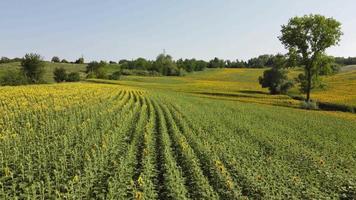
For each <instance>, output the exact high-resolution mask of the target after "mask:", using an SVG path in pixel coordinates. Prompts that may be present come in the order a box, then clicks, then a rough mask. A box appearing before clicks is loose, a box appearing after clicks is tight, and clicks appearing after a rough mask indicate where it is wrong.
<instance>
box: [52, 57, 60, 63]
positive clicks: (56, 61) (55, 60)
mask: <svg viewBox="0 0 356 200" xmlns="http://www.w3.org/2000/svg"><path fill="white" fill-rule="evenodd" d="M51 61H52V62H55V63H59V62H60V60H59V58H58V57H57V56H53V58H52V60H51Z"/></svg>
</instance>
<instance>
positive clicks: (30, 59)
mask: <svg viewBox="0 0 356 200" xmlns="http://www.w3.org/2000/svg"><path fill="white" fill-rule="evenodd" d="M44 66H45V63H44V62H43V60H42V58H41V56H40V55H39V54H34V53H30V54H26V55H25V57H24V58H23V60H22V62H21V67H22V71H23V73H24V75H25V76H26V78H27V79H28V82H29V83H43V82H44V81H43V75H44V72H45V71H44Z"/></svg>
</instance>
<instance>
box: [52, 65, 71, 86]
mask: <svg viewBox="0 0 356 200" xmlns="http://www.w3.org/2000/svg"><path fill="white" fill-rule="evenodd" d="M53 75H54V77H53V78H54V80H55V81H56V82H57V83H60V82H64V81H66V80H67V78H68V75H67V72H66V70H65V69H64V68H63V67H60V68H55V69H54V71H53Z"/></svg>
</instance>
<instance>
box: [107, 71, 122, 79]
mask: <svg viewBox="0 0 356 200" xmlns="http://www.w3.org/2000/svg"><path fill="white" fill-rule="evenodd" d="M120 77H121V71H116V72H114V73H112V74H111V75H110V76H109V79H110V80H120Z"/></svg>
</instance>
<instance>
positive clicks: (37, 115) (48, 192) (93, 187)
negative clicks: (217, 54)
mask: <svg viewBox="0 0 356 200" xmlns="http://www.w3.org/2000/svg"><path fill="white" fill-rule="evenodd" d="M255 72H257V71H255ZM204 73H206V72H204ZM214 73H215V72H214ZM218 73H220V72H218ZM223 73H225V72H223ZM237 73H238V72H237ZM132 78H133V79H134V78H135V77H132ZM145 78H147V77H145ZM214 78H215V77H214V76H211V80H209V81H214V80H212V79H214ZM189 79H190V80H194V81H195V84H197V83H200V82H201V81H202V82H204V83H205V81H207V80H201V79H202V77H200V75H199V74H194V75H192V76H191V77H189V76H187V77H183V78H179V77H177V78H173V79H172V80H171V79H168V78H166V77H159V78H154V79H150V82H142V81H141V82H135V81H133V80H132V79H131V80H126V81H123V83H124V84H129V83H131V84H132V86H127V85H118V84H117V82H112V83H114V84H97V83H64V84H47V85H30V86H19V87H1V88H0V158H1V159H0V198H1V199H15V198H20V199H22V198H26V199H54V198H58V199H63V198H66V199H83V198H84V199H90V198H92V199H171V198H172V199H197V198H203V199H245V198H250V199H323V198H330V199H338V198H346V199H347V198H349V199H352V197H353V196H354V195H355V190H354V188H355V182H356V179H355V177H356V170H355V168H354V166H355V165H356V161H355V158H354V156H353V155H354V152H355V151H356V147H355V145H354V144H355V143H356V135H355V134H354V130H356V123H355V122H356V117H355V115H353V114H350V113H341V112H323V111H308V110H301V109H294V108H291V107H281V106H273V105H266V104H255V103H245V102H241V101H240V100H239V101H236V99H235V98H240V97H235V96H232V97H231V99H229V98H230V97H224V98H221V97H219V96H215V95H204V94H197V93H190V92H177V91H172V90H169V89H167V88H170V87H171V86H173V85H176V84H183V89H184V90H188V88H189V87H191V85H189V84H190V80H189ZM227 79H228V77H227ZM157 80H160V81H165V84H163V83H160V82H158V83H157ZM170 81H171V82H170ZM177 81H182V82H179V83H177ZM217 82H219V81H217ZM227 82H229V81H227ZM133 83H135V84H133ZM223 83H225V82H223ZM159 85H161V87H158V86H159ZM166 87H167V88H166ZM205 87H206V86H205V85H204V87H202V86H201V87H199V88H198V89H197V91H205V90H206V88H205ZM211 87H213V86H211ZM216 87H221V86H220V85H217V86H216ZM190 89H192V88H190ZM188 91H189V90H188ZM238 91H239V90H238ZM235 93H237V92H235ZM261 95H266V94H261ZM215 97H216V98H215ZM225 98H227V99H225ZM249 98H251V97H249Z"/></svg>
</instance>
